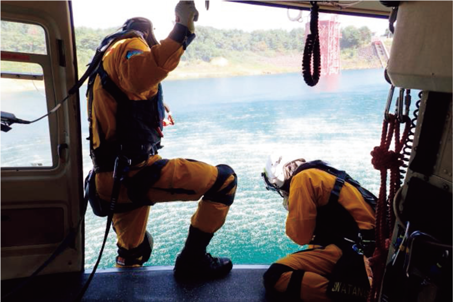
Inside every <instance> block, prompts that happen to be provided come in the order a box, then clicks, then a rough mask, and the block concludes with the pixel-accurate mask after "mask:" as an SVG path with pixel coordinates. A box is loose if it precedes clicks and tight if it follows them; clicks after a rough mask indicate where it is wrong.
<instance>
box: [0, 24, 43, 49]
mask: <svg viewBox="0 0 453 302" xmlns="http://www.w3.org/2000/svg"><path fill="white" fill-rule="evenodd" d="M1 39H2V43H1V49H2V51H13V52H20V53H32V54H40V55H45V54H47V49H46V43H45V41H46V36H45V32H44V28H42V27H41V26H39V25H34V24H26V23H18V22H9V21H3V20H2V38H1Z"/></svg>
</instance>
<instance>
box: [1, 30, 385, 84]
mask: <svg viewBox="0 0 453 302" xmlns="http://www.w3.org/2000/svg"><path fill="white" fill-rule="evenodd" d="M116 30H117V29H116V28H108V29H93V28H87V27H76V28H75V34H76V48H77V61H78V66H79V74H82V73H83V72H84V71H85V69H86V66H87V64H88V63H89V61H90V60H91V57H92V56H93V54H94V52H95V50H96V48H97V47H98V45H99V43H100V42H101V41H102V39H103V38H104V37H105V36H107V35H109V34H111V33H113V32H115V31H116ZM2 33H3V36H2V49H4V50H9V51H20V52H33V51H36V50H40V49H44V48H45V47H44V45H43V42H41V41H43V40H44V39H42V38H41V39H39V38H36V37H35V34H36V33H30V27H26V26H23V25H21V24H19V23H12V22H3V21H2ZM196 35H197V38H196V39H195V40H194V41H193V42H192V44H191V45H190V46H189V47H188V48H187V50H186V52H185V53H184V55H183V57H182V58H181V63H180V65H179V67H178V68H177V70H176V71H175V72H174V73H173V74H172V75H171V76H172V77H171V78H187V77H212V76H234V75H246V74H270V73H285V72H297V71H299V70H300V69H301V60H302V53H303V48H304V44H305V31H304V29H303V28H298V29H293V30H291V31H285V30H281V29H276V30H257V31H252V32H246V31H243V30H237V29H228V30H227V29H216V28H213V27H205V26H198V27H197V30H196ZM372 35H373V33H372V32H371V30H370V29H369V28H368V27H366V26H362V27H360V28H357V27H354V26H348V27H345V28H342V29H341V39H340V49H341V68H342V69H363V68H378V67H380V65H379V64H380V63H379V61H378V59H377V57H376V56H375V55H374V51H373V49H372V48H371V39H372ZM22 40H24V41H23V43H22V42H20V41H22ZM40 42H41V44H42V45H41V44H40ZM387 44H388V43H387Z"/></svg>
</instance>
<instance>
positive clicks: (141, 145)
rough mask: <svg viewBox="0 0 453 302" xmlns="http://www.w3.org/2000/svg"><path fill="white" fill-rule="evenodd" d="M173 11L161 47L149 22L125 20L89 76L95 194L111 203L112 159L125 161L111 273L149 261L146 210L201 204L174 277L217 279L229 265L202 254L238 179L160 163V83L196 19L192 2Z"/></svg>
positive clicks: (176, 162)
mask: <svg viewBox="0 0 453 302" xmlns="http://www.w3.org/2000/svg"><path fill="white" fill-rule="evenodd" d="M175 11H176V22H177V23H176V24H175V27H174V29H173V30H172V32H171V33H170V35H169V37H168V38H167V39H165V40H162V41H161V43H158V42H157V41H156V39H155V38H154V34H153V28H152V23H151V22H150V21H149V20H148V19H145V18H132V19H129V20H127V22H126V23H125V24H124V26H123V28H122V31H124V32H125V33H126V34H127V36H126V37H125V38H120V39H119V40H118V41H116V42H112V44H113V45H111V46H109V48H108V49H107V51H106V52H105V54H104V55H103V58H102V64H101V65H100V68H99V69H98V71H97V73H96V74H94V75H93V76H91V77H90V83H89V85H91V86H89V89H88V92H87V96H88V99H89V102H88V113H89V120H90V140H91V148H90V149H91V157H92V159H93V163H94V171H95V172H96V176H95V184H96V189H97V194H98V196H99V197H100V199H102V200H104V201H109V200H110V198H111V194H112V188H113V179H112V171H113V169H114V168H113V167H114V163H115V159H116V158H117V156H119V155H120V156H124V157H127V159H128V160H130V161H131V163H130V168H129V171H127V172H126V173H125V174H126V175H125V177H124V180H123V181H122V183H121V188H120V193H119V198H118V207H121V206H124V205H135V207H133V209H132V208H131V209H130V210H128V211H123V212H121V213H119V212H116V213H115V214H114V216H113V228H114V230H115V232H116V236H117V245H118V256H117V258H116V265H117V267H137V266H141V265H143V263H145V262H146V261H147V260H148V259H149V258H150V255H151V251H152V243H153V242H152V237H151V235H150V234H149V233H148V232H147V231H146V225H147V221H148V216H149V211H150V205H153V204H154V203H156V202H169V201H197V200H200V199H201V200H200V202H199V203H198V209H197V211H196V212H195V213H194V215H193V216H192V219H191V225H190V228H189V234H188V237H187V240H186V243H185V246H184V248H183V250H182V252H181V253H180V254H179V255H178V257H177V259H176V263H175V268H174V273H175V276H176V277H190V278H194V277H195V278H196V277H202V278H208V279H209V278H216V277H222V276H224V275H226V274H228V273H229V271H230V270H231V268H232V262H231V261H230V259H228V258H217V257H212V256H211V255H210V254H209V253H207V252H206V247H207V245H208V244H209V242H210V240H211V238H212V237H213V234H214V233H215V232H216V231H217V230H218V229H219V228H220V227H221V226H222V225H223V224H224V222H225V219H226V216H227V213H228V210H229V207H230V206H231V204H232V203H233V200H234V196H235V192H236V181H237V180H236V174H235V173H234V171H233V170H232V169H231V168H230V167H229V166H227V165H219V166H216V167H214V166H211V165H209V164H206V163H203V162H198V161H194V160H186V159H170V160H166V159H162V158H161V157H160V156H159V155H158V154H157V150H158V149H160V148H161V146H160V140H161V137H162V128H163V119H164V117H165V113H164V105H163V100H162V88H161V85H160V82H161V81H162V80H163V79H165V78H166V77H167V75H168V74H169V73H170V72H171V71H172V70H174V69H175V68H176V67H177V66H178V63H179V61H180V58H181V56H182V54H183V53H184V50H185V49H186V47H187V46H188V45H189V44H190V42H191V41H192V40H193V39H194V37H195V34H194V17H195V16H196V15H197V14H198V12H197V11H196V9H195V6H194V4H193V2H192V1H180V2H179V3H178V4H177V6H176V9H175ZM120 34H121V35H122V33H120ZM126 34H125V35H126ZM121 37H124V36H121ZM104 41H105V40H104Z"/></svg>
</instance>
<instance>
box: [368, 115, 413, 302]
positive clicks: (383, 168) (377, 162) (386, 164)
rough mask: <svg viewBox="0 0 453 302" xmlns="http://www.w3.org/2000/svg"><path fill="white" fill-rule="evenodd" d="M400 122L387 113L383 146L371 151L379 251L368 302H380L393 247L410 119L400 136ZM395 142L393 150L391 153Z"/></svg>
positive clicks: (405, 120) (375, 258)
mask: <svg viewBox="0 0 453 302" xmlns="http://www.w3.org/2000/svg"><path fill="white" fill-rule="evenodd" d="M400 120H401V117H400V118H398V116H397V115H393V114H388V115H387V118H384V121H383V125H382V134H381V144H380V146H377V147H375V148H374V149H373V151H371V156H372V160H371V162H372V164H373V167H374V168H375V169H376V170H379V171H380V175H381V187H380V189H379V197H378V202H377V206H376V249H375V251H374V253H373V256H372V257H371V258H370V266H371V267H372V268H373V283H372V286H371V290H370V294H369V296H368V301H369V302H374V301H377V299H378V294H379V289H380V288H381V283H382V280H383V275H384V269H385V263H386V259H387V253H388V250H389V246H390V238H391V237H392V232H393V227H394V224H395V213H394V212H393V207H392V201H393V199H394V197H395V194H396V192H397V191H398V190H399V188H400V186H401V182H400V179H401V174H400V168H401V167H402V166H403V165H404V156H403V154H401V151H402V148H403V146H404V143H405V142H406V141H407V138H408V135H409V130H410V126H411V120H410V119H409V118H408V117H407V116H404V118H403V123H404V124H405V126H404V131H403V135H402V136H401V137H400V125H401V123H400ZM392 139H394V150H389V148H390V145H391V143H392ZM387 170H390V188H389V193H388V196H387Z"/></svg>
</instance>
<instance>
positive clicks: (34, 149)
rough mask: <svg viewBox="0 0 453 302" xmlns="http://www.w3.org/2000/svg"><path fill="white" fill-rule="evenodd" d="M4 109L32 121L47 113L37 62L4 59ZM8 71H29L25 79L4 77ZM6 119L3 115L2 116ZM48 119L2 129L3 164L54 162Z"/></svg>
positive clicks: (43, 164) (43, 87)
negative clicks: (4, 130) (16, 61)
mask: <svg viewBox="0 0 453 302" xmlns="http://www.w3.org/2000/svg"><path fill="white" fill-rule="evenodd" d="M1 71H2V78H1V80H0V81H1V82H0V83H1V90H0V91H1V94H0V97H1V111H2V113H5V112H7V113H10V114H14V115H15V117H16V118H18V119H21V120H26V121H32V120H35V119H36V118H38V117H40V116H42V115H44V114H45V113H46V112H47V111H48V110H47V105H46V104H47V101H46V93H45V86H44V80H43V77H42V74H43V71H42V68H41V66H39V65H38V64H30V63H15V62H2V67H1ZM5 73H15V74H19V73H20V74H24V75H30V74H33V75H34V76H35V78H34V79H33V77H26V78H22V79H14V78H13V79H10V78H5V77H4V76H5ZM2 120H3V118H2ZM52 165H53V162H52V152H51V143H50V132H49V122H48V119H47V118H44V119H42V120H40V121H38V122H36V123H33V124H30V125H23V124H16V123H14V124H12V125H11V130H9V131H8V132H3V131H2V132H1V167H2V168H6V167H49V166H52Z"/></svg>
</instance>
